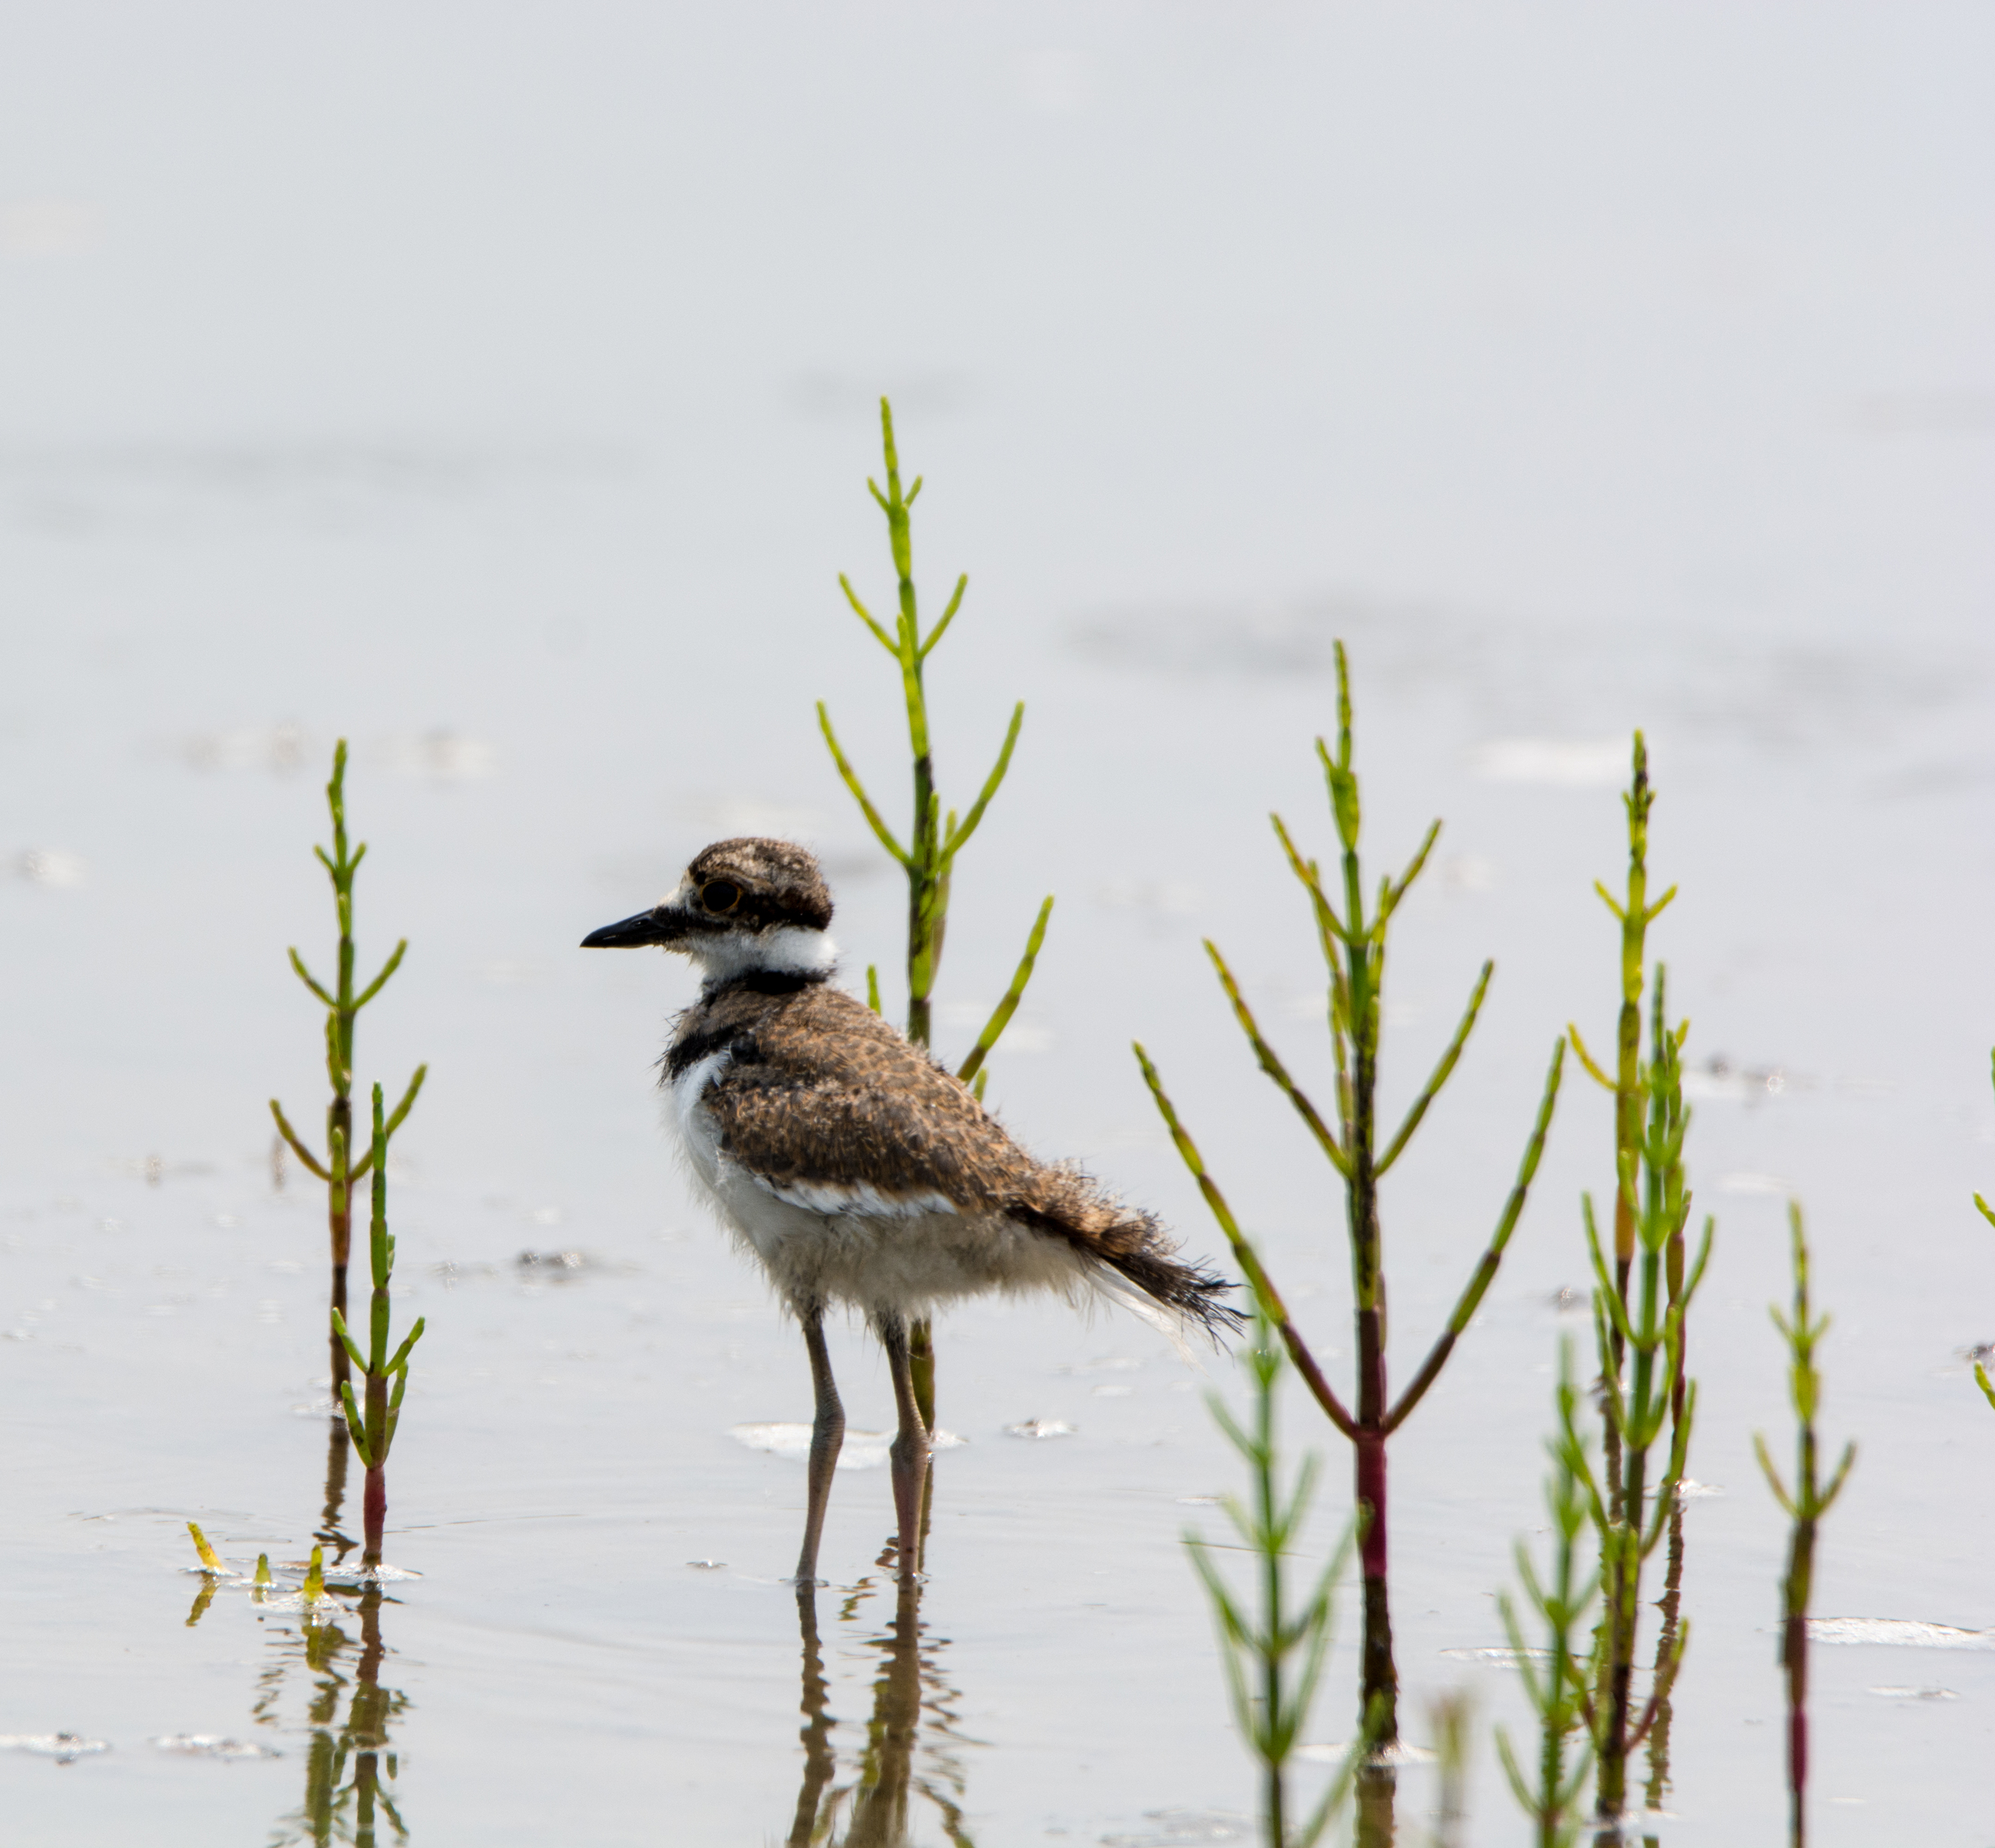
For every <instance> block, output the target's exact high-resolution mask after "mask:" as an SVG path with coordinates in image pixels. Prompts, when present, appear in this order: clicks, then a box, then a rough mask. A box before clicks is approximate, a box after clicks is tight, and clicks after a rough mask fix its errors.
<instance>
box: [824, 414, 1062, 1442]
mask: <svg viewBox="0 0 1995 1848" xmlns="http://www.w3.org/2000/svg"><path fill="white" fill-rule="evenodd" d="M879 423H880V438H881V444H882V447H883V450H884V452H885V459H886V474H887V486H886V488H885V490H884V491H883V490H882V489H881V488H880V486H879V483H878V482H876V481H874V480H871V478H870V477H869V478H868V480H867V484H866V485H867V488H869V489H870V490H871V493H872V496H873V499H874V500H875V502H876V503H878V504H879V509H880V511H881V512H882V513H883V514H884V515H886V516H887V548H888V551H890V552H891V555H892V559H893V566H894V578H895V610H894V614H893V616H892V618H891V620H890V621H887V622H882V621H881V620H880V619H879V618H877V617H875V615H874V614H873V613H872V611H871V610H869V609H867V606H866V605H865V604H864V603H863V602H862V601H861V600H860V598H859V593H858V592H857V591H856V590H854V589H853V588H852V582H851V578H849V577H847V576H845V575H843V574H841V575H840V576H839V580H838V582H839V589H840V590H843V592H844V593H845V600H846V602H847V603H848V604H849V605H851V610H852V614H854V615H855V616H856V617H857V618H859V621H860V622H863V624H864V625H865V626H866V628H867V632H868V633H869V634H871V636H872V638H873V639H874V640H875V642H878V643H879V645H880V646H881V647H882V648H883V649H884V650H886V651H887V654H890V655H891V656H892V657H893V660H894V665H895V669H896V670H897V672H898V673H899V678H900V686H901V696H902V699H903V703H904V704H905V705H906V708H907V743H908V749H909V752H910V754H911V756H912V758H913V760H914V761H913V781H914V804H913V808H912V811H911V816H910V819H909V823H908V831H907V839H906V841H905V842H903V841H902V840H901V839H900V838H899V836H898V835H895V832H894V831H893V829H892V828H891V827H889V826H888V825H887V821H886V819H885V817H884V816H883V815H881V813H880V811H879V806H878V804H875V802H874V800H873V799H872V797H871V796H869V795H868V794H867V791H866V786H865V784H863V782H861V780H859V772H857V771H856V770H855V769H854V768H853V767H852V763H851V759H850V758H849V757H847V756H846V754H845V750H844V747H843V745H841V744H839V739H838V734H837V732H836V731H835V730H834V729H832V717H831V713H830V712H829V710H828V709H827V708H826V706H825V705H824V702H823V701H821V700H820V701H819V702H818V707H817V723H818V727H819V729H820V730H821V731H822V732H824V742H825V744H827V745H828V747H829V748H830V750H831V753H832V762H833V763H834V764H836V765H837V766H838V773H839V776H840V777H842V778H843V780H844V783H845V787H846V788H847V789H848V790H850V791H851V794H852V799H853V800H855V802H856V803H858V804H859V811H860V812H861V813H862V814H863V815H864V816H865V817H866V821H867V826H868V827H871V829H872V831H873V833H874V835H875V836H876V837H877V838H878V839H879V843H880V845H881V846H882V847H884V848H886V850H887V852H888V853H889V854H891V855H892V856H893V858H894V859H895V863H896V864H898V865H899V867H900V868H901V870H902V871H903V872H904V873H905V874H906V875H907V1037H908V1038H909V1039H911V1040H913V1041H914V1042H915V1044H916V1045H918V1046H926V1045H927V1044H928V1043H929V1040H930V1029H931V1026H932V1025H933V1013H934V992H935V977H936V972H937V971H938V969H939V968H940V967H941V965H942V940H943V938H944V936H945V934H946V932H947V929H948V925H949V888H950V876H951V875H952V874H953V873H954V870H955V865H956V856H957V855H958V854H959V853H961V852H962V850H963V848H964V847H966V846H967V845H968V844H969V843H970V836H971V835H974V833H975V832H976V831H977V828H978V824H979V823H981V822H982V820H983V819H984V811H986V809H987V808H990V801H991V798H992V797H993V796H995V795H996V794H997V793H998V787H999V785H1000V784H1002V783H1003V781H1004V780H1005V772H1007V771H1008V770H1009V768H1011V754H1012V752H1013V748H1015V747H1016V746H1017V742H1018V733H1019V730H1020V728H1021V727H1022V726H1023V725H1024V724H1025V702H1024V701H1022V700H1021V701H1019V702H1018V704H1017V705H1016V706H1015V707H1014V708H1013V710H1012V715H1011V723H1010V725H1009V727H1008V728H1007V729H1006V730H1005V741H1004V743H1003V744H1002V745H1001V746H1000V747H999V748H998V760H997V762H996V764H994V765H993V766H992V768H991V772H990V775H989V776H986V778H985V779H984V784H983V787H982V789H980V790H979V791H978V794H977V799H976V800H975V801H974V802H973V803H971V804H970V807H969V808H968V809H967V810H966V811H964V812H963V814H962V815H961V816H960V817H958V815H957V812H956V811H955V810H954V809H953V808H950V809H945V808H944V807H943V805H942V795H941V792H939V791H938V788H936V780H935V759H934V748H933V744H932V740H931V739H930V729H929V717H928V691H927V678H926V677H927V665H928V657H929V656H930V654H934V651H935V648H936V646H937V645H938V643H939V642H941V641H942V638H943V636H944V635H946V634H948V632H949V627H950V624H951V623H952V622H954V621H955V620H956V614H957V612H958V610H961V609H962V603H963V597H964V594H965V593H966V591H967V590H969V588H970V579H969V577H968V576H967V575H964V576H962V577H959V578H957V580H956V588H955V590H954V592H953V593H952V594H951V595H950V599H949V602H948V604H947V606H946V607H945V608H944V610H943V611H942V614H941V616H940V617H939V618H938V619H937V620H936V621H935V622H934V623H933V624H932V625H931V626H930V628H929V630H928V631H927V633H926V634H923V633H922V626H921V616H920V611H919V607H918V603H917V601H916V598H915V550H914V539H913V528H912V515H913V511H914V506H915V499H916V497H917V496H918V495H919V494H920V493H921V491H922V477H921V476H915V480H914V481H913V482H912V484H911V485H910V486H909V487H908V488H907V491H906V492H905V493H903V492H902V488H901V476H900V455H899V451H898V450H897V449H896V448H895V444H894V412H893V407H892V405H891V404H889V403H888V401H887V400H886V399H885V398H882V399H881V400H880V401H879ZM1052 914H1053V900H1052V899H1051V898H1048V899H1047V900H1046V901H1045V903H1044V904H1042V905H1041V906H1040V908H1039V916H1038V918H1037V922H1034V924H1033V927H1032V930H1031V933H1030V934H1029V936H1028V938H1027V939H1026V942H1025V954H1024V955H1023V956H1022V957H1021V958H1020V959H1019V963H1018V968H1017V973H1016V974H1014V975H1013V977H1012V981H1011V985H1010V987H1009V989H1007V990H1006V991H1005V996H1004V998H1003V999H1002V1000H1001V1001H999V1002H998V1005H997V1007H996V1009H994V1011H993V1012H992V1014H991V1016H990V1020H989V1021H987V1022H986V1025H985V1027H984V1029H983V1031H982V1033H979V1034H978V1037H977V1043H976V1044H975V1045H974V1047H972V1048H971V1049H970V1055H969V1056H968V1057H967V1058H966V1059H965V1060H963V1062H962V1065H961V1066H960V1067H959V1068H958V1070H957V1074H956V1075H957V1076H958V1077H959V1078H961V1079H962V1081H963V1082H964V1083H965V1084H971V1085H974V1088H975V1090H976V1092H977V1095H978V1096H979V1097H982V1096H983V1092H984V1082H985V1078H986V1072H985V1061H986V1060H988V1059H989V1058H990V1054H991V1051H992V1049H993V1048H994V1047H995V1046H996V1045H997V1044H998V1039H999V1037H1001V1035H1002V1034H1003V1033H1004V1030H1005V1027H1006V1025H1008V1024H1009V1021H1010V1020H1011V1017H1012V1016H1013V1013H1016V1012H1017V1008H1018V1003H1019V1001H1020V1000H1021V997H1023V996H1024V994H1025V985H1026V983H1027V982H1029V981H1030V980H1031V979H1032V972H1033V965H1034V964H1035V963H1036V962H1037V960H1038V957H1039V950H1040V946H1041V944H1043V943H1044V942H1045V937H1046V925H1047V922H1048V920H1049V918H1051V916H1052ZM867 989H868V997H869V999H870V1000H871V1002H872V1005H873V1006H874V1008H875V1009H876V1010H877V1009H879V977H878V974H877V973H876V972H875V970H873V969H868V970H867ZM909 1348H910V1350H911V1356H912V1358H913V1361H914V1375H915V1399H916V1400H917V1402H918V1404H919V1405H920V1408H921V1414H922V1420H923V1421H924V1422H925V1423H926V1424H927V1425H928V1427H929V1428H930V1430H931V1431H932V1430H933V1429H934V1425H935V1372H934V1341H933V1339H932V1337H931V1334H930V1327H929V1325H928V1323H927V1322H926V1321H921V1322H917V1323H915V1325H914V1326H913V1328H912V1329H911V1330H910V1331H909Z"/></svg>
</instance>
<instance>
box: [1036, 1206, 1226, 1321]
mask: <svg viewBox="0 0 1995 1848" xmlns="http://www.w3.org/2000/svg"><path fill="white" fill-rule="evenodd" d="M1041 1172H1042V1174H1043V1173H1046V1172H1049V1171H1043V1170H1042V1171H1041ZM1057 1186H1058V1188H1059V1195H1060V1196H1061V1197H1056V1198H1052V1199H1048V1200H1045V1202H1044V1203H1042V1204H1039V1205H1026V1204H1025V1203H1024V1202H1021V1203H1019V1204H1017V1205H1016V1206H1013V1207H1012V1208H1011V1209H1010V1213H1011V1216H1012V1217H1013V1218H1015V1219H1017V1220H1020V1221H1021V1222H1023V1223H1025V1225H1028V1226H1033V1227H1035V1228H1036V1229H1037V1230H1039V1231H1041V1232H1050V1233H1052V1234H1054V1235H1055V1236H1057V1237H1058V1238H1064V1239H1065V1240H1066V1241H1067V1242H1068V1243H1069V1244H1070V1245H1072V1246H1073V1247H1074V1249H1075V1250H1077V1251H1079V1252H1080V1253H1081V1254H1084V1256H1086V1257H1088V1258H1092V1259H1093V1260H1094V1261H1095V1262H1096V1263H1097V1264H1099V1265H1100V1266H1103V1267H1104V1268H1105V1269H1107V1270H1112V1271H1114V1272H1115V1273H1116V1275H1117V1276H1118V1277H1120V1278H1122V1279H1124V1281H1127V1282H1128V1283H1130V1284H1132V1285H1134V1286H1135V1287H1136V1289H1138V1290H1140V1292H1141V1293H1143V1294H1144V1296H1145V1297H1148V1298H1149V1300H1150V1301H1152V1302H1153V1303H1155V1304H1156V1305H1157V1307H1158V1308H1159V1309H1163V1310H1164V1311H1166V1312H1167V1313H1169V1314H1171V1315H1173V1316H1175V1317H1179V1318H1180V1319H1181V1320H1182V1321H1186V1322H1189V1323H1192V1324H1195V1325H1196V1326H1197V1327H1198V1329H1199V1331H1200V1332H1201V1333H1203V1334H1204V1335H1205V1336H1207V1337H1208V1338H1209V1339H1210V1340H1211V1342H1212V1345H1214V1346H1215V1347H1223V1346H1224V1345H1225V1342H1226V1337H1227V1336H1229V1335H1232V1334H1237V1333H1238V1332H1239V1330H1240V1329H1242V1327H1244V1326H1245V1325H1246V1317H1245V1316H1244V1315H1242V1313H1240V1312H1239V1310H1238V1309H1234V1308H1232V1307H1231V1305H1228V1304H1227V1302H1226V1301H1224V1298H1225V1297H1227V1296H1228V1295H1229V1294H1231V1292H1232V1291H1233V1290H1235V1289H1237V1288H1238V1285H1235V1284H1233V1283H1231V1282H1229V1281H1227V1279H1226V1278H1225V1277H1222V1276H1220V1275H1219V1273H1218V1272H1217V1271H1215V1270H1208V1269H1207V1268H1206V1267H1205V1266H1203V1265H1198V1264H1187V1263H1185V1262H1183V1260H1182V1259H1180V1258H1179V1257H1178V1255H1177V1247H1176V1246H1175V1245H1173V1244H1172V1243H1171V1239H1170V1237H1169V1235H1168V1234H1167V1233H1166V1232H1165V1231H1164V1230H1163V1226H1161V1225H1159V1223H1158V1222H1157V1220H1156V1217H1155V1216H1154V1215H1153V1214H1148V1213H1136V1212H1132V1210H1130V1209H1129V1208H1128V1207H1127V1206H1124V1205H1122V1204H1121V1203H1120V1202H1119V1201H1116V1200H1114V1199H1112V1198H1109V1197H1108V1196H1107V1195H1106V1194H1103V1193H1101V1192H1100V1191H1099V1190H1098V1189H1096V1187H1094V1186H1093V1185H1092V1183H1089V1182H1088V1181H1087V1180H1085V1179H1084V1178H1082V1177H1080V1176H1079V1175H1073V1174H1071V1173H1062V1174H1061V1175H1059V1179H1058V1182H1057ZM1049 1191H1050V1190H1049Z"/></svg>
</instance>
